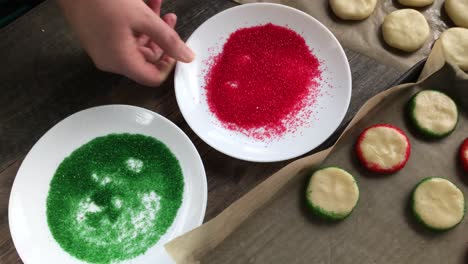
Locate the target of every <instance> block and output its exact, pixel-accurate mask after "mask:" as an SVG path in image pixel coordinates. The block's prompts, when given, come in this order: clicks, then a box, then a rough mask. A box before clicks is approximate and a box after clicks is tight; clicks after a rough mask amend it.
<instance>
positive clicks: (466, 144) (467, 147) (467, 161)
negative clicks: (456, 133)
mask: <svg viewBox="0 0 468 264" xmlns="http://www.w3.org/2000/svg"><path fill="white" fill-rule="evenodd" d="M460 161H461V163H462V166H463V169H464V170H465V172H466V173H468V138H467V139H465V141H463V143H462V145H461V147H460Z"/></svg>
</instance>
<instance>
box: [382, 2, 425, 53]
mask: <svg viewBox="0 0 468 264" xmlns="http://www.w3.org/2000/svg"><path fill="white" fill-rule="evenodd" d="M382 33H383V38H384V40H385V42H386V43H387V44H388V45H389V46H391V47H394V48H396V49H399V50H403V51H406V52H412V51H416V50H418V49H419V48H421V47H422V46H423V45H424V43H425V42H426V40H427V39H428V38H429V35H430V33H431V30H430V28H429V24H428V23H427V20H426V18H425V17H424V16H423V15H422V14H421V13H419V12H418V11H416V10H413V9H400V10H397V11H394V12H392V13H390V14H389V15H387V16H386V17H385V19H384V22H383V24H382Z"/></svg>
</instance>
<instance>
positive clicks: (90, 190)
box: [47, 134, 184, 263]
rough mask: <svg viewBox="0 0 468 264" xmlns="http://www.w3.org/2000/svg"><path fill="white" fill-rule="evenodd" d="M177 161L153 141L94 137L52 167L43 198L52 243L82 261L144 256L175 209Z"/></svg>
mask: <svg viewBox="0 0 468 264" xmlns="http://www.w3.org/2000/svg"><path fill="white" fill-rule="evenodd" d="M183 191H184V180H183V175H182V170H181V168H180V165H179V162H178V160H177V159H176V157H175V156H174V155H173V154H172V152H171V151H170V150H169V149H168V148H167V147H166V146H165V145H164V144H163V143H161V142H160V141H158V140H156V139H154V138H152V137H148V136H144V135H138V134H110V135H107V136H104V137H98V138H95V139H93V140H91V141H90V142H88V143H87V144H85V145H83V146H81V147H80V148H78V149H77V150H75V151H74V152H73V153H72V154H71V155H70V156H68V157H67V158H65V159H64V160H63V161H62V163H61V164H60V165H59V167H58V169H57V171H56V172H55V174H54V177H53V178H52V181H51V183H50V190H49V195H48V197H47V222H48V224H49V228H50V231H51V232H52V235H53V237H54V238H55V240H56V241H57V242H58V244H59V245H60V246H61V247H62V248H63V249H64V250H65V251H66V252H68V253H69V254H70V255H72V256H74V257H76V258H78V259H80V260H83V261H86V262H90V263H111V262H112V263H113V262H118V261H122V260H127V259H131V258H134V257H136V256H139V255H141V254H144V253H145V252H146V251H147V250H148V249H149V248H150V247H152V246H153V245H155V244H156V243H157V242H158V240H159V239H160V238H161V236H162V235H164V234H165V233H166V231H167V229H168V228H169V227H170V226H171V225H172V222H173V221H174V218H175V217H176V215H177V211H178V209H179V207H180V205H181V204H182V196H183Z"/></svg>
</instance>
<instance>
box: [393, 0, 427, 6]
mask: <svg viewBox="0 0 468 264" xmlns="http://www.w3.org/2000/svg"><path fill="white" fill-rule="evenodd" d="M398 2H399V3H400V4H402V5H405V6H411V7H423V6H428V5H432V3H434V0H398Z"/></svg>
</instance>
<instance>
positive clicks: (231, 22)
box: [175, 3, 351, 162]
mask: <svg viewBox="0 0 468 264" xmlns="http://www.w3.org/2000/svg"><path fill="white" fill-rule="evenodd" d="M267 23H273V24H276V25H279V26H286V27H288V28H290V29H292V30H294V31H296V32H297V33H299V34H300V35H301V36H302V37H303V38H304V39H305V41H306V43H307V45H308V46H309V47H310V48H311V49H312V50H313V52H314V55H315V56H317V57H318V59H319V60H321V61H322V63H321V64H322V69H324V70H325V71H323V73H322V77H323V80H325V81H324V82H321V91H322V96H320V97H319V98H318V99H317V102H316V103H315V105H313V106H309V107H310V108H311V109H312V110H313V112H315V114H314V117H315V118H316V119H317V121H313V122H310V126H303V127H300V128H299V129H298V130H297V131H296V132H295V133H294V134H293V133H290V134H286V135H284V136H283V137H281V138H280V139H279V140H273V141H270V142H265V141H260V140H254V139H251V138H249V137H247V136H246V135H244V134H242V133H238V132H233V131H231V130H228V129H225V128H224V127H223V126H222V125H221V124H220V122H219V121H218V120H217V119H216V117H214V115H213V114H211V113H210V111H209V109H208V105H207V102H206V96H205V94H204V85H205V80H204V75H205V73H206V71H207V69H208V66H207V63H206V62H207V61H209V59H210V57H211V56H212V55H213V51H214V52H215V53H218V52H220V51H221V50H222V46H223V45H224V43H225V41H226V39H227V37H228V36H229V35H230V34H231V33H233V32H234V31H236V30H237V29H239V28H245V27H251V26H256V25H263V24H267ZM187 44H188V46H190V47H191V48H192V49H193V50H194V51H195V53H196V54H197V57H196V59H195V60H194V61H193V62H191V63H188V64H185V63H178V64H177V68H176V72H175V91H176V96H177V103H178V104H179V108H180V110H181V112H182V114H183V116H184V118H185V120H186V121H187V123H188V124H189V125H190V127H191V128H192V129H193V130H194V131H195V133H196V134H197V135H198V136H199V137H200V138H201V139H202V140H204V141H205V142H206V143H207V144H209V145H210V146H212V147H213V148H215V149H217V150H218V151H221V152H223V153H225V154H227V155H229V156H232V157H235V158H239V159H243V160H249V161H259V162H271V161H280V160H286V159H290V158H294V157H297V156H300V155H302V154H304V153H306V152H308V151H310V150H312V149H314V148H315V147H317V146H318V145H320V144H321V143H322V142H324V141H325V140H326V139H327V138H328V137H329V136H330V135H331V134H332V133H333V132H334V131H335V130H336V128H337V127H338V126H339V124H340V123H341V121H342V120H343V118H344V116H345V114H346V111H347V109H348V106H349V102H350V98H351V72H350V69H349V64H348V61H347V59H346V55H345V53H344V51H343V49H342V47H341V46H340V44H339V43H338V41H337V40H336V38H335V37H334V36H333V34H332V33H331V32H330V31H329V30H328V29H327V28H326V27H325V26H323V25H322V24H321V23H320V22H318V21H317V20H315V19H314V18H312V17H311V16H309V15H307V14H306V13H303V12H301V11H299V10H296V9H294V8H290V7H287V6H283V5H277V4H265V3H259V4H246V5H241V6H237V7H234V8H231V9H228V10H226V11H224V12H221V13H219V14H217V15H216V16H214V17H212V18H210V19H209V20H207V21H206V22H205V23H203V24H202V25H201V26H200V27H199V28H198V29H197V30H196V31H195V32H194V33H193V34H192V36H191V37H190V38H189V39H188V41H187ZM315 118H314V119H315Z"/></svg>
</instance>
